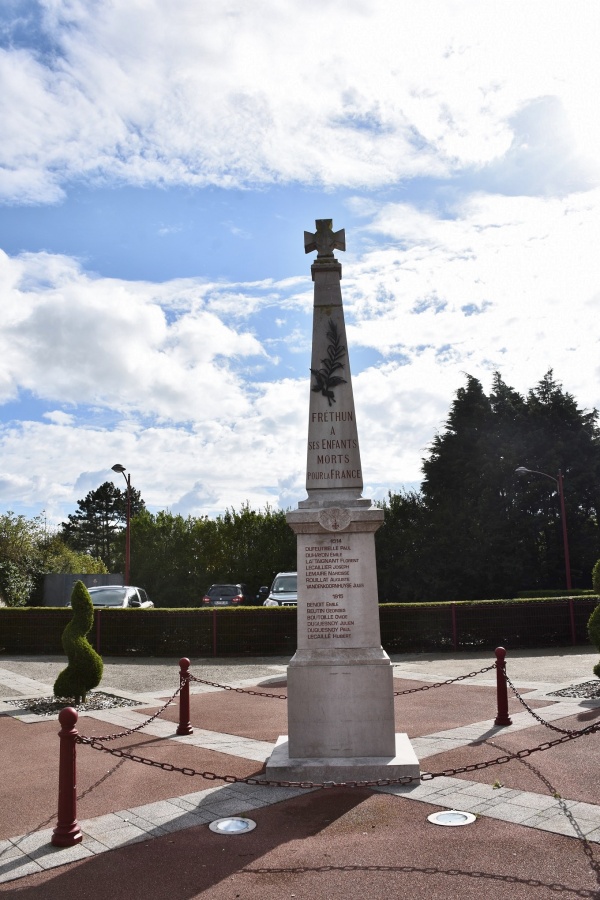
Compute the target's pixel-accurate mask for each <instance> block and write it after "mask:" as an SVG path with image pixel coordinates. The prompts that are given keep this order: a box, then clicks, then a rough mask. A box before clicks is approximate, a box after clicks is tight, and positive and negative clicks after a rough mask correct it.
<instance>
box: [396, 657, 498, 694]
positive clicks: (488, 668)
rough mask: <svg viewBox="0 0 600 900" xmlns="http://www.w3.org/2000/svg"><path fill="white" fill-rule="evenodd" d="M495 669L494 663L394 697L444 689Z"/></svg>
mask: <svg viewBox="0 0 600 900" xmlns="http://www.w3.org/2000/svg"><path fill="white" fill-rule="evenodd" d="M495 668H496V663H492V665H491V666H485V668H483V669H479V670H478V671H477V672H469V674H468V675H457V676H456V678H449V679H448V680H447V681H436V682H435V683H434V684H425V685H423V687H418V688H408V690H406V691H394V697H400V696H402V694H418V693H419V691H430V690H431V689H432V688H438V687H444V685H446V684H455V683H456V682H457V681H464V680H465V678H474V677H475V675H482V674H483V673H484V672H490V671H491V670H492V669H495Z"/></svg>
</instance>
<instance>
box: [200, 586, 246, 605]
mask: <svg viewBox="0 0 600 900" xmlns="http://www.w3.org/2000/svg"><path fill="white" fill-rule="evenodd" d="M250 602H251V598H250V591H249V590H248V587H247V585H245V584H212V585H211V586H210V587H209V589H208V590H207V592H206V593H205V595H204V597H203V598H202V606H240V605H241V604H242V603H250Z"/></svg>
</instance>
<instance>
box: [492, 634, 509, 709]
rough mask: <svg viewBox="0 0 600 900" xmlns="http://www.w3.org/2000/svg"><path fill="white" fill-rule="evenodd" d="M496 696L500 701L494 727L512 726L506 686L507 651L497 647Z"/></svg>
mask: <svg viewBox="0 0 600 900" xmlns="http://www.w3.org/2000/svg"><path fill="white" fill-rule="evenodd" d="M496 695H497V699H498V715H497V716H496V718H495V719H494V725H512V719H511V717H510V716H509V714H508V687H507V684H506V650H505V649H504V647H496Z"/></svg>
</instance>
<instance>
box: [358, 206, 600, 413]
mask: <svg viewBox="0 0 600 900" xmlns="http://www.w3.org/2000/svg"><path fill="white" fill-rule="evenodd" d="M599 221H600V191H594V192H587V193H585V194H574V195H572V196H570V197H566V198H562V199H559V198H552V199H549V198H531V197H502V196H499V195H476V196H473V197H471V198H468V199H466V200H465V201H464V202H463V203H462V204H461V206H460V207H459V208H458V209H457V210H456V218H453V219H439V218H436V217H435V216H434V215H432V214H426V213H423V212H418V211H415V210H414V208H412V207H409V206H407V205H388V206H386V207H384V208H383V209H382V210H381V211H380V212H379V214H378V216H377V217H376V218H375V219H374V220H373V222H372V224H371V227H372V229H373V231H374V232H375V233H376V234H377V235H378V237H379V241H380V243H381V244H382V245H383V246H382V249H376V250H373V251H372V252H370V253H367V254H366V255H365V256H364V258H363V259H362V260H361V261H360V262H358V263H357V264H356V265H354V266H353V267H352V268H351V269H350V270H349V269H348V268H347V267H346V268H345V269H344V282H343V284H344V285H345V297H346V306H347V308H348V311H349V312H350V313H351V315H352V318H353V319H354V321H355V323H356V325H353V324H351V326H350V328H349V340H350V341H351V343H354V345H355V346H356V345H363V346H368V347H371V348H373V349H376V350H377V351H378V352H379V353H381V354H383V355H384V356H387V357H388V358H390V359H394V358H396V357H400V358H402V359H403V361H404V362H410V363H411V368H412V367H414V366H415V365H417V366H418V367H419V368H420V371H421V373H422V377H423V378H425V379H426V382H425V383H427V382H429V381H430V379H433V380H435V377H434V375H433V372H430V373H429V375H427V374H426V372H425V371H424V370H423V365H424V360H429V364H430V366H431V367H432V368H433V367H439V366H440V365H441V366H442V367H443V368H444V369H445V370H446V371H447V372H448V371H454V372H460V371H461V370H462V371H468V372H469V373H470V374H472V375H474V376H476V377H480V378H482V379H483V380H484V381H485V380H489V376H490V373H491V371H493V370H494V369H499V370H500V371H501V372H502V374H503V376H504V378H505V380H507V381H508V382H509V383H511V384H512V385H513V386H514V387H516V388H517V389H518V390H527V389H528V388H529V387H532V386H533V384H535V383H536V382H537V381H538V380H539V379H540V378H541V377H542V375H543V374H544V372H545V371H546V369H548V368H549V367H551V366H552V367H554V369H555V372H556V375H557V377H558V378H562V379H564V380H565V381H566V382H567V386H568V389H569V390H571V391H572V392H573V393H574V394H575V395H576V396H577V397H578V399H579V400H580V402H582V403H583V404H585V405H586V406H589V407H592V406H600V390H599V388H598V382H597V378H596V377H595V372H596V369H597V359H598V349H599V337H600V335H599V332H598V327H597V298H598V296H599V295H600V277H599V276H598V270H597V266H596V262H595V260H596V255H597V246H598V222H599ZM419 310H420V312H418V311H419ZM473 312H478V313H479V314H476V315H473V314H471V313H473ZM452 382H453V383H454V384H455V379H452ZM444 393H445V395H446V396H448V393H447V391H445V392H444Z"/></svg>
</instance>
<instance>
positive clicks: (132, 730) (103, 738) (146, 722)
mask: <svg viewBox="0 0 600 900" xmlns="http://www.w3.org/2000/svg"><path fill="white" fill-rule="evenodd" d="M183 684H184V679H182V682H181V684H180V685H179V687H178V688H177V690H176V691H175V693H174V694H172V695H171V696H170V697H169V699H168V700H167V702H166V703H165V704H164V706H161V708H160V709H159V710H158V711H157V712H155V713H154V715H153V716H150V718H149V719H145V720H144V721H143V722H142V723H141V724H140V725H136V726H135V728H129V729H128V730H127V731H120V732H119V733H118V734H105V735H102V736H100V737H98V736H95V735H89V736H88V737H86V740H87V741H114V740H115V739H116V738H120V737H127V736H128V735H129V734H135V732H136V731H141V729H142V728H145V727H146V725H149V724H150V723H151V722H154V720H155V719H158V717H159V716H160V715H162V713H164V711H165V709H166V708H167V706H170V704H171V703H172V702H173V701H174V699H175V697H176V696H177V694H178V693H179V692H180V691H181V688H182V687H183Z"/></svg>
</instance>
